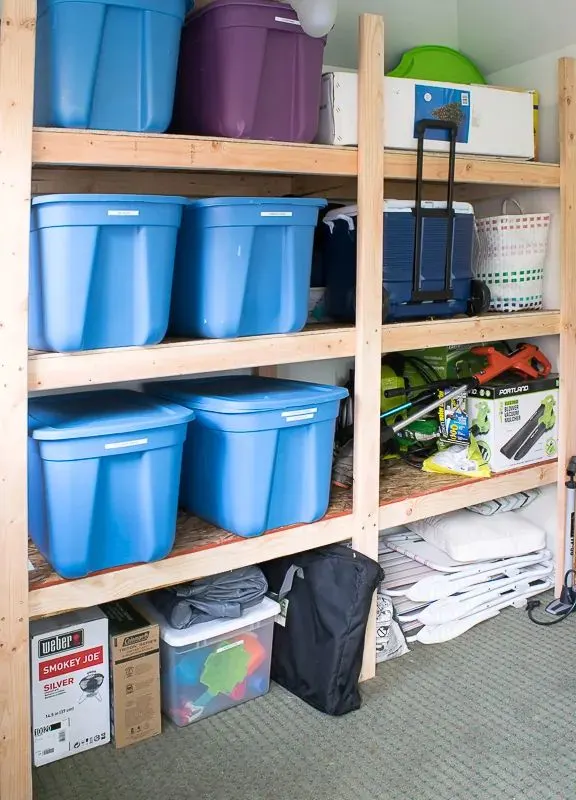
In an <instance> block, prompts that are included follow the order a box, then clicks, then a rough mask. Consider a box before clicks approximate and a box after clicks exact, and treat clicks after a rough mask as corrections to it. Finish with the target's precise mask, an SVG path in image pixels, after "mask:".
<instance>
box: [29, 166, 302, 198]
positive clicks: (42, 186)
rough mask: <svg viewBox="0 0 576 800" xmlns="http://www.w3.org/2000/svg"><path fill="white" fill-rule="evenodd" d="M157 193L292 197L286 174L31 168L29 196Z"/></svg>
mask: <svg viewBox="0 0 576 800" xmlns="http://www.w3.org/2000/svg"><path fill="white" fill-rule="evenodd" d="M63 192H73V193H77V194H91V193H92V192H94V193H97V194H161V195H182V196H184V197H219V196H224V197H236V196H238V197H242V196H250V195H252V196H254V197H283V196H284V195H288V194H292V178H291V176H289V175H258V174H248V175H243V174H242V173H230V172H207V171H204V172H186V171H184V170H180V171H178V170H172V171H170V170H155V171H154V172H153V173H152V172H150V170H145V169H116V170H114V169H80V168H74V167H54V168H51V167H35V168H34V169H33V170H32V194H33V195H38V194H60V193H63Z"/></svg>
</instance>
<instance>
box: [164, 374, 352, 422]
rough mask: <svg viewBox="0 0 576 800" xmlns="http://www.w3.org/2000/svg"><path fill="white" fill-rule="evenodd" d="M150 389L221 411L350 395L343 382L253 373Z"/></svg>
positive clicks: (295, 404) (301, 403) (271, 407)
mask: <svg viewBox="0 0 576 800" xmlns="http://www.w3.org/2000/svg"><path fill="white" fill-rule="evenodd" d="M149 390H150V391H151V392H153V393H155V394H158V395H160V396H162V397H166V398H168V399H169V400H172V401H173V402H175V403H181V404H182V405H185V406H188V408H193V409H198V410H199V411H214V412H217V413H220V414H250V413H253V412H255V411H282V410H284V409H286V408H298V407H301V406H312V405H314V406H317V405H320V404H321V403H334V402H339V401H340V400H343V399H344V398H345V397H348V390H347V389H344V388H342V387H340V386H324V385H321V384H317V383H304V382H302V381H288V380H279V379H277V378H260V377H257V376H251V375H225V376H222V377H218V378H200V379H196V380H190V381H171V382H166V383H160V384H152V385H151V386H150V387H149Z"/></svg>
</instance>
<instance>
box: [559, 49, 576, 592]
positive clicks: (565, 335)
mask: <svg viewBox="0 0 576 800" xmlns="http://www.w3.org/2000/svg"><path fill="white" fill-rule="evenodd" d="M558 91H559V100H558V107H559V113H560V120H559V134H560V175H561V180H560V214H561V234H560V236H561V238H560V242H561V244H560V247H561V255H560V285H561V288H562V290H561V305H560V329H561V333H560V358H559V365H558V367H559V372H560V398H559V420H560V422H559V430H558V522H557V525H558V531H557V537H556V559H557V561H556V563H557V570H556V593H557V594H558V593H559V591H560V588H561V584H562V579H563V577H564V570H565V569H569V568H571V567H572V566H573V565H572V564H566V563H565V530H564V519H565V514H566V492H565V490H564V480H565V474H566V472H565V470H566V466H567V464H568V461H569V459H570V457H571V456H573V455H576V417H575V416H574V413H572V406H573V405H574V402H575V398H576V368H575V364H576V61H575V60H574V59H573V58H561V59H560V62H559V65H558Z"/></svg>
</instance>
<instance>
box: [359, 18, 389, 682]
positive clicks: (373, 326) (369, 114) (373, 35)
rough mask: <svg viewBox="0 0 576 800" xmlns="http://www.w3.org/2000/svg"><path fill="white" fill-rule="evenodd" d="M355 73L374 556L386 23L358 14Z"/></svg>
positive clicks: (362, 394)
mask: <svg viewBox="0 0 576 800" xmlns="http://www.w3.org/2000/svg"><path fill="white" fill-rule="evenodd" d="M359 47H360V50H359V70H358V236H357V247H358V258H357V278H356V365H355V374H354V532H353V536H352V544H353V546H354V547H355V548H356V550H359V551H360V552H362V553H365V554H366V555H367V556H369V557H370V558H373V559H377V558H378V490H379V477H380V436H379V433H378V431H379V429H380V360H381V355H382V352H381V337H382V333H381V329H382V255H383V254H382V251H383V235H384V234H383V214H382V186H383V181H384V150H383V148H382V130H383V126H384V20H383V19H382V17H379V16H376V15H374V14H366V15H364V16H362V17H360V45H359ZM375 608H376V604H375V602H374V604H373V608H372V612H371V614H370V620H369V623H368V627H367V630H366V644H365V651H364V665H363V669H362V678H363V679H364V680H367V679H369V678H371V677H373V676H374V674H375V671H376V652H375V647H374V642H375V641H376V612H375Z"/></svg>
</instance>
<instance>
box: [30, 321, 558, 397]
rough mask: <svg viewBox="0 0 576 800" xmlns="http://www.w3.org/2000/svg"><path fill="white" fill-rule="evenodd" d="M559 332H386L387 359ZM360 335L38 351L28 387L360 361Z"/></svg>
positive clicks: (472, 325) (446, 325)
mask: <svg viewBox="0 0 576 800" xmlns="http://www.w3.org/2000/svg"><path fill="white" fill-rule="evenodd" d="M559 332H560V315H559V312H558V311H534V312H526V313H518V314H486V315H485V316H483V317H466V318H465V319H453V320H445V321H441V320H434V321H432V322H430V321H427V322H426V321H425V322H402V323H395V324H392V325H385V326H384V327H383V329H382V352H385V353H393V352H397V351H400V350H417V349H426V348H428V347H439V346H441V345H448V344H473V343H475V342H489V341H499V340H501V339H522V338H527V337H533V336H549V335H553V334H558V333H559ZM355 335H356V334H355V331H354V328H353V327H351V326H338V327H334V326H329V325H312V326H309V327H308V328H306V330H304V331H303V332H302V333H295V334H288V335H280V336H255V337H247V338H243V339H216V340H212V339H198V340H193V341H185V340H177V341H169V342H165V343H163V344H159V345H156V346H153V347H121V348H113V349H110V350H91V351H86V352H79V353H63V354H61V353H38V352H33V351H32V352H31V353H30V358H29V373H28V387H29V390H30V391H31V392H36V391H48V390H53V389H72V388H74V387H76V386H98V385H106V384H109V383H117V382H124V381H126V382H127V381H145V380H154V379H155V378H163V377H177V376H179V375H192V374H194V373H200V372H214V371H225V370H231V369H240V368H252V367H262V366H267V365H269V364H277V365H280V364H297V363H301V362H304V361H320V360H325V359H331V358H346V357H353V356H354V353H355V346H356V342H355Z"/></svg>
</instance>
